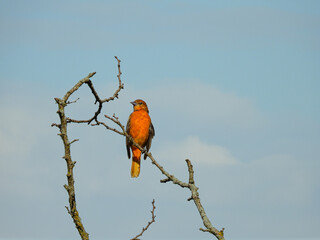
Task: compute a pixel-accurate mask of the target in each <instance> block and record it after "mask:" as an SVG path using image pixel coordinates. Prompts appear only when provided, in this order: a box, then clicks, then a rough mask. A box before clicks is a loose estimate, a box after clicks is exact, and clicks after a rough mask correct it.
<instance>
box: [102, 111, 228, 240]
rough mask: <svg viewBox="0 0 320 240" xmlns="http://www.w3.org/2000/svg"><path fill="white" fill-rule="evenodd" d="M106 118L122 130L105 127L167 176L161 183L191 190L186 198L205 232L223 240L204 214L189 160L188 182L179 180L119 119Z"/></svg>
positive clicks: (187, 161) (221, 235) (221, 234)
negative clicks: (138, 141)
mask: <svg viewBox="0 0 320 240" xmlns="http://www.w3.org/2000/svg"><path fill="white" fill-rule="evenodd" d="M105 117H106V118H108V119H110V120H111V121H112V122H114V123H115V124H117V125H118V126H119V127H120V128H121V129H122V132H120V131H119V130H116V129H112V128H110V127H109V126H108V125H107V124H105V125H104V126H105V127H106V126H108V127H106V129H108V130H111V131H113V132H116V133H118V134H120V135H123V136H125V137H127V138H129V140H130V141H131V142H132V144H133V145H134V146H136V147H137V148H138V149H140V151H141V152H142V153H145V154H146V155H147V156H148V157H149V158H150V160H151V163H152V164H154V165H156V167H157V168H158V169H159V170H160V171H161V173H162V174H163V175H165V176H166V177H167V178H166V179H162V180H160V182H161V183H166V182H172V183H173V184H177V185H179V186H180V187H182V188H189V190H190V191H191V197H190V198H189V199H188V201H191V200H193V201H194V203H195V205H196V207H197V209H198V212H199V214H200V216H201V219H202V222H203V225H204V226H205V227H206V229H205V232H209V233H211V234H212V235H214V236H215V237H216V238H217V239H219V240H224V236H223V231H222V232H221V231H219V230H217V229H216V228H215V227H213V226H212V224H211V222H210V220H209V218H208V217H207V215H206V212H205V210H204V208H203V206H202V204H201V202H200V198H199V193H198V187H197V186H196V185H195V182H194V171H193V166H192V164H191V162H190V160H188V159H187V160H186V163H187V166H188V173H189V183H186V182H183V181H181V180H179V179H178V178H176V177H175V176H174V175H172V174H170V173H168V172H167V171H166V170H165V169H164V168H163V167H162V166H161V165H160V164H159V163H158V162H157V161H156V160H155V159H154V157H153V156H152V154H151V153H150V152H145V149H143V148H142V147H141V146H139V145H138V144H137V143H136V142H135V141H134V140H133V139H132V137H131V136H129V135H128V134H127V132H126V131H125V128H124V126H123V125H122V124H121V122H120V121H119V119H118V118H117V117H115V116H113V117H109V116H107V115H105Z"/></svg>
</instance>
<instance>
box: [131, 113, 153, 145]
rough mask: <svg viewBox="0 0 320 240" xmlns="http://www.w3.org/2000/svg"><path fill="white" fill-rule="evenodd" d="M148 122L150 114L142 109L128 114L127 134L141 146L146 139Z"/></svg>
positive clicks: (149, 121)
mask: <svg viewBox="0 0 320 240" xmlns="http://www.w3.org/2000/svg"><path fill="white" fill-rule="evenodd" d="M150 123H151V119H150V116H149V114H148V113H147V112H146V111H144V110H140V111H134V112H133V113H131V115H130V130H129V134H130V136H131V137H132V138H133V139H134V141H135V142H136V143H138V144H139V145H140V146H141V147H144V146H145V144H146V142H147V140H148V136H149V127H150Z"/></svg>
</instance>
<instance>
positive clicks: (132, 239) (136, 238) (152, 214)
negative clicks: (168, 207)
mask: <svg viewBox="0 0 320 240" xmlns="http://www.w3.org/2000/svg"><path fill="white" fill-rule="evenodd" d="M154 202H155V201H154V199H153V201H152V210H151V221H150V222H148V224H147V226H145V227H144V228H142V231H141V233H139V234H138V235H137V236H135V237H134V238H131V239H130V240H140V238H139V237H141V236H142V234H143V233H144V232H145V231H147V229H148V228H149V227H150V225H151V224H152V223H154V222H155V218H156V216H155V215H154V210H155V209H156V206H155V205H154Z"/></svg>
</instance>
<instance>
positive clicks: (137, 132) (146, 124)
mask: <svg viewBox="0 0 320 240" xmlns="http://www.w3.org/2000/svg"><path fill="white" fill-rule="evenodd" d="M131 104H132V105H133V112H132V113H131V114H130V116H129V119H128V122H127V126H126V132H127V134H128V135H129V136H131V137H132V139H133V140H134V141H135V142H136V143H137V144H138V145H140V147H142V148H144V149H145V150H146V152H148V151H149V150H150V147H151V142H152V138H153V137H154V136H155V131H154V127H153V124H152V122H151V118H150V116H149V109H148V106H147V104H146V103H145V101H143V100H141V99H137V100H135V101H133V102H131ZM126 147H127V154H128V158H129V159H130V157H131V151H132V164H131V177H132V178H137V177H138V176H139V174H140V159H141V151H140V149H138V148H137V147H136V146H134V145H133V143H132V141H130V139H129V138H128V137H126ZM130 149H131V151H130ZM146 158H147V155H146V154H144V159H146Z"/></svg>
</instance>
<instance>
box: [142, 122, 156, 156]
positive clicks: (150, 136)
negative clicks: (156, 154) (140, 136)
mask: <svg viewBox="0 0 320 240" xmlns="http://www.w3.org/2000/svg"><path fill="white" fill-rule="evenodd" d="M154 136H155V131H154V127H153V124H152V122H151V124H150V127H149V136H148V140H147V144H146V150H147V152H149V149H150V147H151V142H152V138H153V137H154ZM143 158H144V160H146V159H147V155H146V154H144V157H143Z"/></svg>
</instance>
